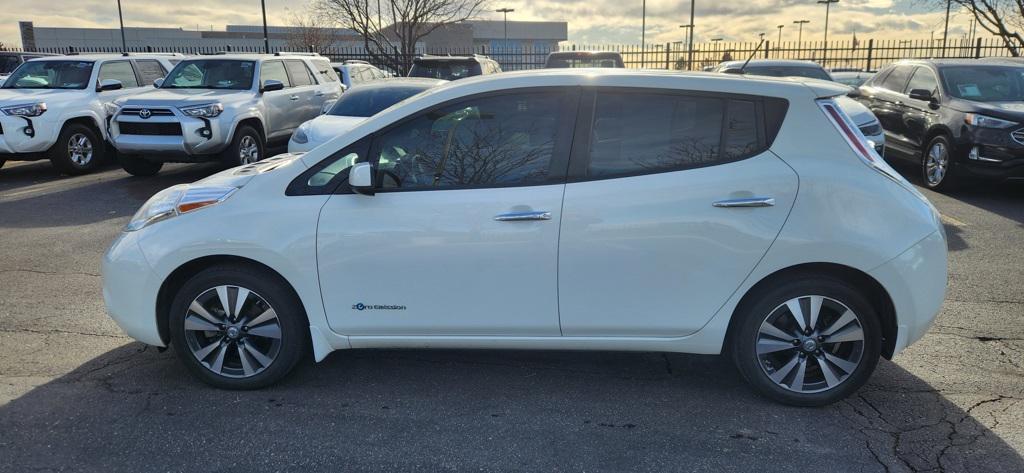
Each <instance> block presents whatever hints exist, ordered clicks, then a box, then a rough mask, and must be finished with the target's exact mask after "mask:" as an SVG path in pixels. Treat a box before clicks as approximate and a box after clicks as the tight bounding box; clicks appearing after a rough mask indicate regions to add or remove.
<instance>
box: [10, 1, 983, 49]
mask: <svg viewBox="0 0 1024 473" xmlns="http://www.w3.org/2000/svg"><path fill="white" fill-rule="evenodd" d="M266 1H267V16H268V21H269V23H270V24H272V25H274V24H277V25H285V24H287V23H288V18H289V17H290V13H289V12H290V10H289V9H292V10H295V9H301V8H302V3H301V0H300V1H294V0H292V1H289V0H266ZM695 1H696V2H697V3H696V21H695V23H696V24H697V26H696V29H695V33H694V34H695V41H698V42H699V41H702V40H707V39H710V38H718V37H721V38H724V39H725V40H726V41H755V40H756V39H757V35H758V33H760V32H765V33H767V34H768V39H769V40H773V41H774V40H776V39H777V38H778V32H779V31H778V29H777V27H776V26H777V25H779V24H783V25H785V27H784V28H783V31H782V37H783V41H794V40H796V38H797V25H795V24H793V21H794V20H799V19H805V20H810V23H808V24H805V25H804V26H803V39H804V40H805V41H809V40H819V41H820V40H821V39H822V34H823V30H824V24H825V6H824V5H818V4H817V3H816V1H815V0H695ZM122 2H123V7H124V17H125V24H126V26H148V27H181V28H186V29H196V28H200V29H211V28H212V29H223V28H224V25H227V24H259V23H260V22H261V20H260V8H259V2H258V1H257V0H203V1H198V0H122ZM492 2H493V3H492V4H491V5H490V6H491V7H492V8H491V9H494V8H501V7H508V8H514V9H515V10H516V11H515V12H513V13H511V14H509V20H510V21H511V20H549V21H567V22H568V23H569V41H570V42H571V43H576V44H584V45H596V44H639V43H640V32H641V27H640V24H641V21H640V20H641V5H642V0H585V1H584V0H535V1H525V0H492ZM2 3H3V5H4V7H3V8H2V10H0V42H2V43H4V44H6V45H8V46H17V45H19V43H20V34H19V32H18V21H22V20H30V21H33V22H34V23H35V25H36V26H50V27H55V26H67V27H94V28H116V27H117V24H118V22H117V2H116V1H115V0H2ZM936 3H938V4H944V2H941V1H938V0H842V1H841V2H840V3H838V4H833V5H832V7H831V14H830V18H829V39H845V40H848V39H850V38H851V37H852V35H853V34H854V33H856V35H857V38H858V39H862V40H863V39H867V38H876V39H928V38H929V37H930V35H931V34H932V32H933V31H934V34H935V37H937V38H939V37H941V35H942V26H943V20H944V16H945V11H944V10H942V9H941V8H929V7H928V5H931V6H932V7H934V5H936ZM246 4H251V5H249V6H247V5H246ZM689 12H690V1H689V0H648V1H647V33H646V40H647V42H648V43H665V42H674V41H682V40H683V39H684V37H685V33H684V30H682V29H680V28H679V25H681V24H687V23H689ZM480 18H481V19H494V20H500V19H501V14H499V13H493V12H490V11H488V12H485V13H483V14H481V15H480ZM969 19H970V17H969V15H968V14H966V13H957V12H954V14H953V16H952V18H951V19H950V37H951V38H952V37H957V36H959V35H962V34H963V33H964V32H966V31H967V28H968V22H969Z"/></svg>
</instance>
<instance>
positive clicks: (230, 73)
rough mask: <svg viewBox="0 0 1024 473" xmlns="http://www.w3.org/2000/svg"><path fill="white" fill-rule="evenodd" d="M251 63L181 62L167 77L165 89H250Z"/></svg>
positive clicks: (254, 66) (225, 61) (252, 67)
mask: <svg viewBox="0 0 1024 473" xmlns="http://www.w3.org/2000/svg"><path fill="white" fill-rule="evenodd" d="M255 68H256V63H254V62H252V61H228V60H195V61H182V62H180V63H178V65H177V66H175V67H174V69H173V70H172V71H171V73H170V74H168V75H167V79H165V80H164V84H163V85H162V86H161V87H162V88H166V89H229V90H247V89H250V88H252V79H253V71H254V70H255Z"/></svg>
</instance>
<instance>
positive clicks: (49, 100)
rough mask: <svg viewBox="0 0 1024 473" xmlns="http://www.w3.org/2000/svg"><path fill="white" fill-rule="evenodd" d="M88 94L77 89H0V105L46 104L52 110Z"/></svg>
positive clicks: (86, 91)
mask: <svg viewBox="0 0 1024 473" xmlns="http://www.w3.org/2000/svg"><path fill="white" fill-rule="evenodd" d="M88 94H89V91H88V90H78V89H70V90H69V89H0V105H20V104H25V103H34V102H46V105H47V106H49V107H51V108H52V107H53V106H54V105H60V104H62V103H64V102H69V101H72V100H80V99H81V98H82V97H83V96H85V95H88Z"/></svg>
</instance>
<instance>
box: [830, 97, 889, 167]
mask: <svg viewBox="0 0 1024 473" xmlns="http://www.w3.org/2000/svg"><path fill="white" fill-rule="evenodd" d="M818 106H819V107H821V109H822V110H823V111H824V112H825V115H826V116H828V119H829V121H831V122H832V125H834V126H835V127H836V129H837V130H839V132H840V133H841V134H842V135H843V138H845V139H846V142H847V143H848V144H849V145H850V147H851V148H853V151H854V152H856V153H857V157H859V158H860V159H863V160H864V162H865V163H866V164H868V165H871V166H874V165H876V164H877V163H878V162H879V161H881V160H882V157H881V156H879V155H878V153H876V152H875V150H874V148H873V147H872V146H871V145H869V144H868V139H867V138H865V137H864V135H863V134H861V132H860V130H859V129H857V127H856V126H854V124H853V121H851V120H850V117H848V116H846V113H843V111H842V110H841V109H840V108H839V106H838V105H836V102H835V101H834V100H832V99H822V100H818Z"/></svg>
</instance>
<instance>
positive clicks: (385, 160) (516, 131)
mask: <svg viewBox="0 0 1024 473" xmlns="http://www.w3.org/2000/svg"><path fill="white" fill-rule="evenodd" d="M563 95H564V94H559V93H554V92H524V93H510V94H506V95H499V96H492V97H483V98H478V99H471V100H467V101H464V102H461V103H458V104H456V105H450V106H446V107H444V108H442V109H439V110H437V111H433V112H429V113H426V114H424V115H421V116H419V117H417V118H414V119H412V120H410V121H408V122H406V123H404V124H401V125H399V126H398V127H396V128H394V129H392V130H390V131H388V132H387V133H384V134H383V135H381V136H380V137H378V138H377V140H376V142H375V144H374V148H375V149H377V150H378V151H377V156H376V161H377V179H378V185H379V187H380V188H382V189H385V190H386V189H402V190H409V189H411V190H426V189H456V188H467V187H501V186H515V185H531V184H543V183H547V182H550V180H549V177H550V176H551V162H552V156H553V154H554V150H555V145H556V143H555V141H556V135H557V134H558V124H559V122H560V120H562V119H564V118H563V117H562V116H561V113H562V100H561V98H562V96H563Z"/></svg>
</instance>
